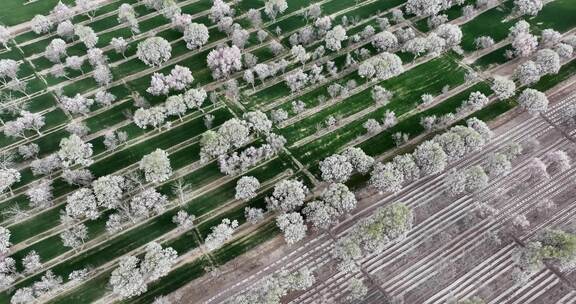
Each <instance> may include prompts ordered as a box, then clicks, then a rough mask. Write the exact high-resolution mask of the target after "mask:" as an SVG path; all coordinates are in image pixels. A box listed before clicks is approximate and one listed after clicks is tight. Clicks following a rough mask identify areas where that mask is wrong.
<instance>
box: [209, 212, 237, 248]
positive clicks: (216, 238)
mask: <svg viewBox="0 0 576 304" xmlns="http://www.w3.org/2000/svg"><path fill="white" fill-rule="evenodd" d="M236 228H238V221H236V220H234V221H230V220H229V219H227V218H225V219H223V220H222V222H221V223H220V224H218V225H216V226H214V227H212V231H211V232H210V234H208V236H206V239H205V240H204V246H206V249H207V250H208V251H214V250H216V249H218V248H220V247H222V245H224V243H225V242H226V241H228V240H230V239H231V238H232V234H233V233H234V231H235V230H236Z"/></svg>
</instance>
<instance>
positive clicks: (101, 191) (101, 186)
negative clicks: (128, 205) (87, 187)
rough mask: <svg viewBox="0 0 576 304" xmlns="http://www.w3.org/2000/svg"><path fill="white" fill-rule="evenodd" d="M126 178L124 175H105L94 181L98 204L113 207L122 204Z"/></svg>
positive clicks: (93, 186) (93, 185)
mask: <svg viewBox="0 0 576 304" xmlns="http://www.w3.org/2000/svg"><path fill="white" fill-rule="evenodd" d="M124 187H125V180H124V177H122V176H116V175H105V176H102V177H100V178H98V179H97V180H95V181H93V182H92V189H93V190H94V195H95V197H96V200H97V201H98V206H100V207H103V208H106V209H113V208H117V207H118V206H119V205H120V204H121V200H122V196H123V194H124Z"/></svg>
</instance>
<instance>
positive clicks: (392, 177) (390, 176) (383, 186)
mask: <svg viewBox="0 0 576 304" xmlns="http://www.w3.org/2000/svg"><path fill="white" fill-rule="evenodd" d="M369 182H370V185H372V187H374V188H376V189H378V191H380V192H393V193H394V192H398V191H400V190H401V189H402V183H403V182H404V176H403V174H402V172H401V171H400V170H398V169H396V168H395V167H394V164H393V163H385V164H381V163H377V164H375V165H374V169H373V170H372V174H371V175H370V181H369Z"/></svg>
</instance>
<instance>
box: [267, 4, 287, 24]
mask: <svg viewBox="0 0 576 304" xmlns="http://www.w3.org/2000/svg"><path fill="white" fill-rule="evenodd" d="M286 9H288V2H287V1H286V0H266V2H265V3H264V13H266V15H268V17H270V18H271V19H273V20H275V19H276V16H278V14H282V13H284V11H286Z"/></svg>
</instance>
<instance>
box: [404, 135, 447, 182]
mask: <svg viewBox="0 0 576 304" xmlns="http://www.w3.org/2000/svg"><path fill="white" fill-rule="evenodd" d="M412 155H413V156H414V161H415V162H416V164H417V165H418V167H419V168H420V172H421V173H422V174H423V175H430V174H436V173H439V172H441V171H443V170H444V168H446V165H447V158H448V157H447V156H446V153H445V152H444V150H443V149H442V147H441V146H440V145H439V144H438V143H436V142H433V141H425V142H424V143H422V144H420V145H419V146H418V147H417V148H416V149H415V150H414V153H413V154H412Z"/></svg>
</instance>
